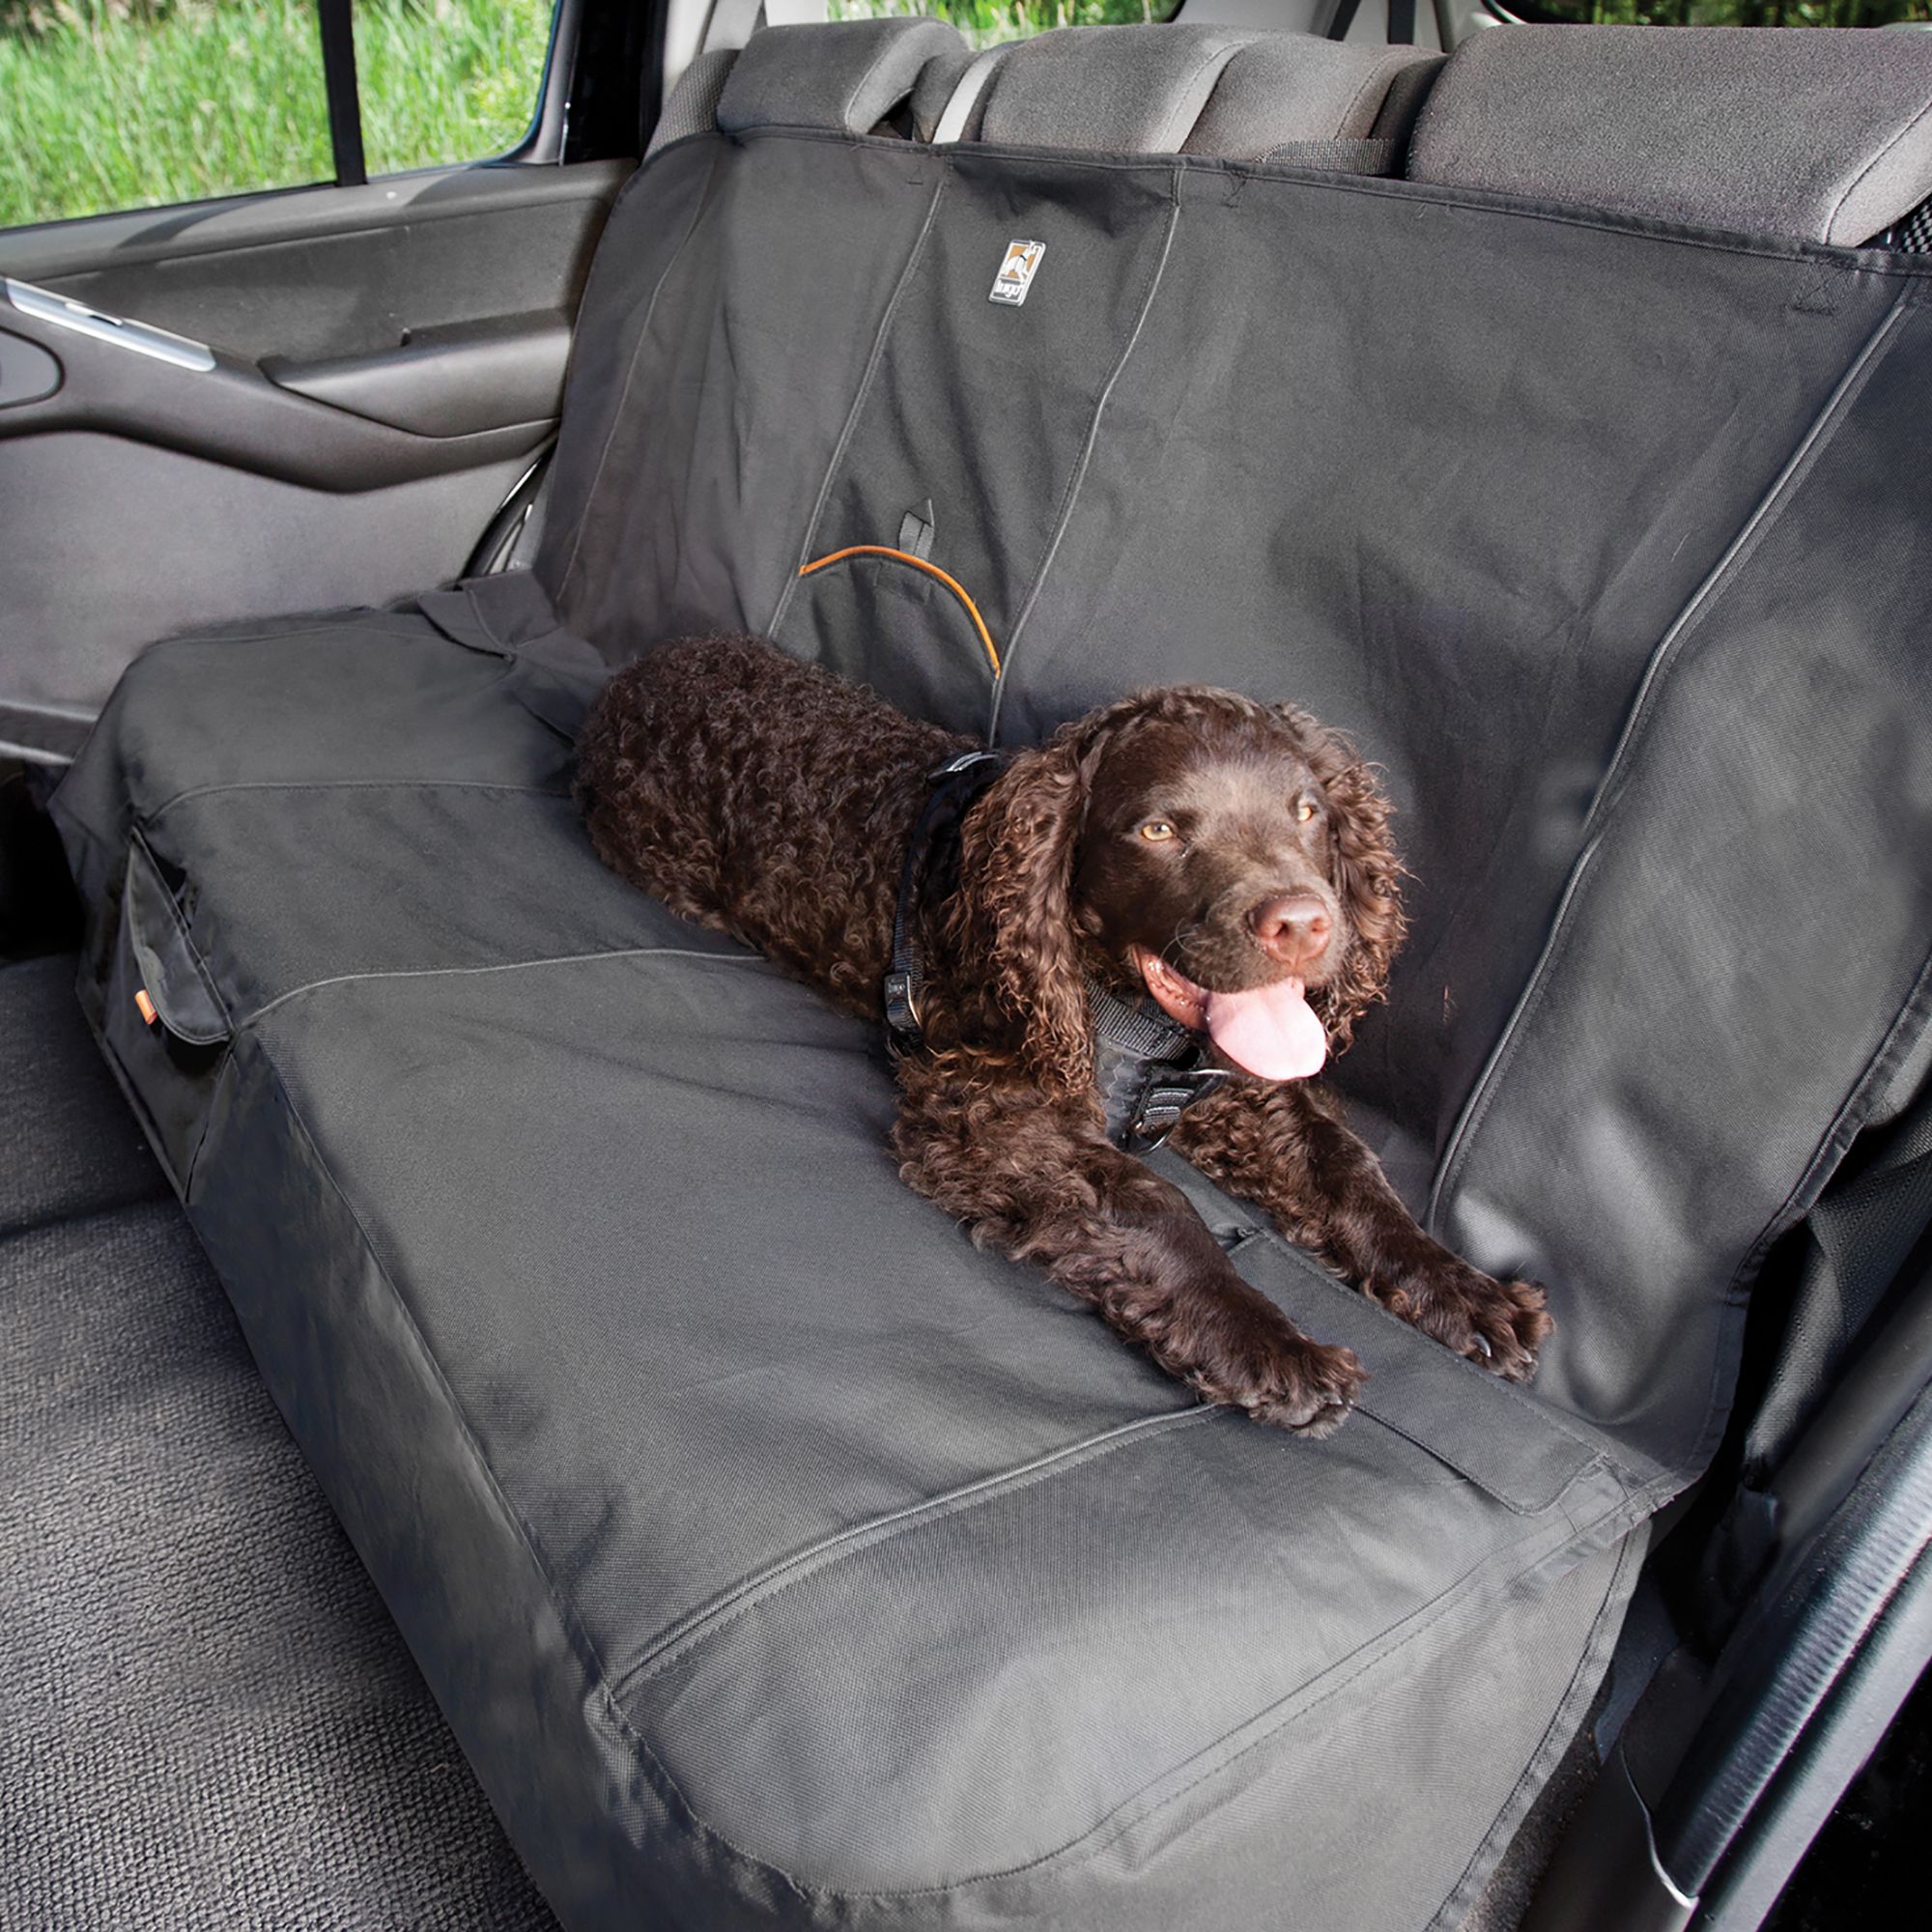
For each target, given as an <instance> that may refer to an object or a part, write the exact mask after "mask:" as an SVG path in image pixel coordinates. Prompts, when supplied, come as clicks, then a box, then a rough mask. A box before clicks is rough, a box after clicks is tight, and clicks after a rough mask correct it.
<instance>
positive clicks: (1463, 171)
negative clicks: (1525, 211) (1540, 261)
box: [1408, 26, 1932, 247]
mask: <svg viewBox="0 0 1932 1932" xmlns="http://www.w3.org/2000/svg"><path fill="white" fill-rule="evenodd" d="M1408 172H1409V177H1410V179H1411V180H1414V181H1421V182H1433V183H1436V184H1439V185H1443V186H1448V187H1463V188H1483V189H1492V190H1495V191H1498V192H1501V193H1505V194H1520V195H1526V196H1531V197H1533V198H1535V199H1537V200H1540V201H1554V202H1575V203H1578V204H1582V205H1585V206H1589V207H1595V208H1604V209H1610V210H1614V211H1617V212H1619V213H1629V214H1638V215H1652V216H1657V217H1661V218H1662V219H1665V220H1675V221H1690V222H1698V223H1704V224H1707V225H1711V226H1716V227H1723V228H1732V229H1740V230H1743V231H1745V232H1747V233H1757V234H1785V235H1793V234H1795V235H1799V236H1802V237H1804V239H1806V240H1809V241H1825V242H1833V243H1836V244H1838V245H1840V246H1846V247H1855V246H1857V245H1858V244H1859V243H1861V242H1863V241H1869V240H1870V239H1871V238H1872V237H1873V236H1875V235H1878V234H1880V233H1881V232H1882V231H1883V230H1885V229H1887V228H1889V226H1890V225H1891V224H1892V223H1893V222H1895V221H1897V220H1898V219H1899V218H1900V217H1901V216H1903V215H1904V214H1906V213H1909V212H1910V211H1911V210H1912V209H1913V208H1915V207H1916V206H1918V203H1919V202H1921V201H1923V200H1924V199H1925V197H1926V196H1927V194H1928V193H1932V37H1928V36H1925V35H1920V34H1880V33H1873V32H1872V31H1871V30H1870V29H1868V28H1842V29H1841V28H1784V29H1767V28H1762V27H1699V28H1695V29H1691V30H1690V31H1686V30H1685V29H1682V28H1671V29H1668V30H1664V29H1660V28H1653V27H1527V26H1524V27H1497V28H1492V29H1490V30H1488V31H1486V32H1483V33H1480V34H1477V35H1476V36H1475V37H1474V38H1473V39H1472V40H1470V41H1468V42H1466V43H1464V44H1463V45H1462V46H1461V47H1459V48H1458V49H1457V50H1456V52H1455V53H1454V54H1452V55H1451V56H1450V57H1449V60H1448V62H1447V63H1446V65H1445V66H1444V68H1443V71H1442V75H1441V78H1440V80H1439V81H1438V82H1437V84H1436V85H1435V88H1434V90H1433V91H1432V92H1431V94H1430V97H1429V100H1428V102H1427V104H1426V105H1425V106H1424V108H1423V111H1422V116H1421V119H1420V120H1419V122H1418V123H1417V125H1416V128H1415V138H1414V143H1413V146H1412V148H1411V150H1410V154H1409V166H1408Z"/></svg>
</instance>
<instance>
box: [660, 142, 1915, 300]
mask: <svg viewBox="0 0 1932 1932" xmlns="http://www.w3.org/2000/svg"><path fill="white" fill-rule="evenodd" d="M691 138H693V139H696V138H698V137H697V136H693V137H691ZM731 138H732V139H733V140H734V142H735V143H736V144H737V145H740V146H750V145H751V144H752V143H753V141H757V140H770V139H774V138H778V139H785V140H804V141H833V142H837V141H841V140H842V141H844V142H862V143H865V144H867V145H868V146H874V147H880V148H886V147H891V148H895V149H898V150H901V151H903V150H904V148H905V146H906V143H905V141H904V140H902V139H901V138H899V137H898V136H896V135H893V136H885V135H873V134H845V135H838V134H836V133H834V132H833V131H832V130H831V129H829V128H751V129H747V130H746V132H745V133H743V134H741V135H736V136H733V137H731ZM946 158H947V160H948V162H949V163H952V162H954V161H956V160H959V159H964V160H967V161H972V160H980V159H982V160H987V161H995V162H997V161H1003V160H1010V161H1024V162H1033V161H1038V160H1041V159H1050V160H1051V161H1052V162H1053V164H1054V165H1055V166H1056V167H1066V168H1086V169H1092V170H1094V172H1097V173H1103V174H1131V173H1135V172H1145V171H1148V170H1150V169H1152V168H1163V169H1171V170H1180V171H1187V172H1194V173H1199V174H1230V175H1243V176H1249V177H1252V178H1253V179H1254V180H1256V181H1259V182H1279V183H1282V184H1284V185H1290V186H1297V187H1303V188H1315V189H1321V190H1325V191H1326V192H1328V193H1331V194H1364V195H1373V196H1377V197H1378V198H1379V199H1382V200H1385V201H1410V202H1418V203H1427V204H1429V205H1430V206H1432V207H1436V208H1451V209H1457V210H1460V211H1466V212H1471V213H1485V214H1495V215H1499V216H1503V217H1505V218H1507V219H1510V220H1517V221H1536V222H1542V223H1545V224H1547V225H1549V226H1553V227H1559V228H1587V229H1592V230H1595V231H1597V232H1600V233H1603V234H1607V235H1620V236H1626V237H1630V238H1632V239H1634V240H1639V241H1657V242H1661V243H1663V244H1665V245H1668V246H1672V247H1685V248H1700V249H1704V250H1706V251H1708V252H1710V253H1714V254H1722V255H1737V256H1740V257H1742V258H1744V259H1746V260H1751V261H1765V262H1808V263H1813V264H1816V263H1818V258H1819V257H1820V256H1824V255H1829V256H1833V257H1838V258H1841V259H1836V260H1833V261H1831V262H1830V263H1829V264H1825V265H1824V266H1829V267H1831V268H1833V269H1842V270H1846V271H1847V272H1850V273H1856V274H1862V275H1869V276H1871V277H1873V278H1874V279H1877V280H1881V281H1893V282H1903V283H1906V284H1920V283H1926V282H1932V256H1926V255H1919V256H1915V255H1910V254H1904V253H1901V252H1899V251H1896V250H1891V249H1882V248H1880V249H1873V248H1847V247H1844V246H1842V245H1841V244H1839V243H1837V242H1833V241H1800V240H1798V239H1796V238H1785V237H1781V236H1776V235H1753V234H1751V233H1750V232H1749V231H1747V230H1740V229H1727V228H1723V227H1720V226H1719V225H1717V224H1716V223H1712V222H1696V221H1672V220H1666V219H1665V218H1663V217H1662V216H1660V215H1644V214H1634V213H1624V212H1622V211H1619V210H1617V209H1608V208H1589V207H1584V206H1582V205H1580V204H1577V205H1572V204H1568V203H1563V202H1548V201H1538V200H1536V199H1535V198H1534V197H1532V196H1529V195H1522V194H1515V193H1511V192H1508V191H1506V190H1504V189H1501V188H1479V187H1464V186H1462V185H1458V184H1455V183H1451V182H1435V181H1420V180H1416V179H1413V178H1411V177H1409V176H1406V175H1404V176H1393V175H1352V174H1338V173H1336V172H1334V171H1333V170H1331V169H1326V168H1303V167H1288V166H1278V167H1267V166H1264V164H1262V163H1260V162H1257V161H1252V160H1233V159H1230V158H1228V157H1226V156H1219V155H1190V154H1185V153H1183V154H1178V155H1162V156H1151V157H1150V156H1137V155H1097V154H1094V153H1093V152H1091V151H1087V150H1082V149H1078V148H1027V147H1022V146H1019V145H1017V144H1013V143H1006V142H998V141H985V142H974V143H972V144H971V146H970V148H969V147H968V146H967V145H965V144H963V143H962V144H960V145H958V146H956V147H952V148H949V149H948V151H947V156H946Z"/></svg>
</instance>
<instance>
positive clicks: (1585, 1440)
mask: <svg viewBox="0 0 1932 1932" xmlns="http://www.w3.org/2000/svg"><path fill="white" fill-rule="evenodd" d="M1203 1179H1206V1177H1205V1176H1204V1177H1203ZM1254 1230H1255V1233H1256V1234H1257V1235H1258V1236H1260V1237H1261V1238H1262V1239H1263V1240H1264V1241H1268V1242H1271V1243H1272V1244H1273V1245H1274V1246H1275V1247H1276V1248H1277V1249H1278V1250H1279V1251H1280V1252H1281V1253H1282V1254H1284V1255H1286V1256H1288V1257H1289V1258H1290V1259H1291V1260H1292V1261H1293V1262H1296V1263H1297V1264H1302V1265H1305V1266H1308V1267H1311V1268H1312V1267H1314V1265H1315V1264H1314V1263H1313V1262H1311V1261H1310V1260H1309V1258H1308V1256H1307V1255H1305V1254H1304V1253H1303V1252H1302V1251H1301V1250H1300V1249H1299V1248H1297V1247H1296V1246H1295V1245H1294V1244H1293V1242H1292V1241H1291V1240H1289V1239H1288V1237H1287V1236H1285V1235H1283V1234H1282V1232H1281V1230H1280V1229H1279V1228H1277V1227H1275V1226H1274V1224H1273V1223H1272V1222H1271V1221H1270V1220H1269V1219H1268V1218H1267V1216H1266V1215H1260V1216H1257V1217H1256V1219H1255V1223H1254ZM1317 1272H1318V1273H1320V1274H1321V1277H1322V1279H1323V1280H1324V1281H1326V1282H1328V1283H1329V1285H1330V1286H1332V1287H1334V1288H1335V1289H1336V1290H1338V1291H1339V1292H1340V1293H1345V1294H1346V1293H1350V1290H1348V1289H1347V1288H1346V1287H1345V1286H1344V1285H1343V1284H1342V1283H1341V1282H1339V1281H1336V1280H1335V1278H1334V1277H1333V1276H1332V1275H1329V1274H1327V1273H1326V1271H1325V1270H1321V1269H1318V1270H1317ZM1360 1299H1361V1301H1362V1303H1363V1305H1364V1306H1365V1307H1368V1308H1371V1309H1374V1310H1375V1312H1376V1314H1377V1315H1378V1316H1379V1317H1380V1318H1381V1319H1382V1320H1383V1321H1392V1322H1394V1323H1396V1324H1397V1326H1399V1327H1403V1328H1406V1329H1408V1331H1409V1333H1410V1334H1412V1335H1415V1336H1418V1337H1420V1339H1421V1340H1423V1341H1425V1342H1429V1340H1430V1338H1429V1337H1428V1336H1426V1335H1423V1334H1422V1331H1421V1330H1420V1329H1419V1328H1416V1327H1414V1325H1413V1324H1412V1323H1410V1322H1406V1321H1403V1319H1402V1318H1401V1316H1399V1315H1391V1314H1390V1313H1389V1311H1388V1310H1387V1309H1386V1308H1383V1307H1382V1306H1381V1305H1380V1304H1379V1303H1378V1302H1376V1301H1372V1300H1371V1299H1370V1298H1369V1297H1368V1296H1367V1295H1362V1296H1360ZM1430 1346H1431V1347H1432V1348H1440V1347H1441V1345H1440V1344H1439V1343H1434V1342H1431V1343H1430ZM1442 1356H1443V1359H1444V1360H1445V1361H1446V1362H1450V1363H1454V1364H1456V1365H1457V1366H1458V1367H1459V1368H1461V1369H1463V1370H1464V1371H1465V1372H1466V1373H1468V1374H1469V1375H1472V1376H1480V1377H1482V1378H1483V1386H1484V1387H1485V1388H1487V1389H1488V1390H1489V1392H1490V1394H1491V1395H1492V1396H1501V1397H1502V1398H1503V1399H1504V1400H1505V1401H1506V1402H1513V1403H1515V1404H1516V1405H1517V1406H1519V1407H1520V1408H1521V1409H1522V1410H1523V1411H1524V1412H1525V1413H1526V1414H1527V1415H1528V1416H1529V1417H1530V1418H1531V1419H1532V1420H1533V1421H1535V1422H1537V1423H1539V1424H1540V1425H1542V1426H1543V1427H1545V1428H1547V1429H1549V1430H1551V1431H1553V1432H1554V1433H1555V1434H1556V1435H1561V1436H1563V1437H1565V1438H1566V1439H1567V1440H1568V1441H1570V1442H1573V1443H1575V1444H1576V1446H1577V1448H1578V1449H1580V1450H1582V1452H1583V1454H1584V1456H1585V1457H1586V1458H1587V1460H1586V1461H1585V1462H1584V1463H1582V1464H1581V1465H1579V1466H1578V1468H1577V1470H1576V1472H1575V1473H1574V1474H1573V1475H1571V1476H1569V1477H1567V1478H1566V1479H1565V1480H1564V1482H1563V1483H1562V1484H1561V1485H1560V1486H1559V1487H1558V1488H1557V1489H1556V1491H1555V1492H1553V1493H1552V1494H1551V1495H1550V1496H1549V1497H1548V1500H1546V1501H1544V1502H1541V1503H1537V1504H1535V1505H1533V1506H1532V1507H1531V1508H1530V1509H1529V1510H1528V1511H1527V1512H1526V1513H1527V1514H1530V1515H1541V1514H1542V1513H1543V1512H1544V1511H1545V1510H1547V1509H1548V1508H1550V1507H1551V1506H1552V1505H1553V1504H1554V1503H1555V1501H1556V1499H1557V1497H1558V1496H1560V1495H1562V1493H1563V1492H1564V1491H1565V1490H1567V1489H1568V1488H1569V1487H1570V1485H1571V1483H1573V1482H1575V1481H1577V1478H1578V1477H1581V1476H1585V1475H1587V1474H1588V1473H1589V1472H1590V1469H1591V1468H1592V1467H1593V1466H1594V1465H1596V1464H1599V1463H1602V1464H1605V1466H1608V1467H1610V1468H1611V1469H1612V1472H1613V1473H1615V1474H1617V1475H1618V1476H1619V1481H1620V1482H1621V1468H1620V1465H1617V1464H1614V1463H1612V1462H1611V1459H1610V1456H1609V1453H1608V1449H1607V1447H1606V1445H1605V1444H1604V1443H1602V1442H1598V1441H1594V1440H1592V1439H1591V1437H1589V1436H1587V1435H1579V1434H1578V1433H1577V1431H1576V1430H1574V1429H1572V1428H1571V1427H1570V1426H1569V1425H1568V1424H1567V1423H1566V1422H1564V1421H1563V1420H1562V1418H1561V1417H1560V1416H1558V1415H1557V1414H1555V1413H1554V1412H1553V1411H1551V1410H1550V1409H1548V1408H1546V1407H1545V1406H1543V1405H1542V1404H1541V1403H1538V1402H1532V1401H1531V1400H1530V1398H1529V1397H1528V1396H1526V1395H1524V1394H1523V1392H1522V1391H1521V1390H1520V1388H1517V1387H1516V1386H1514V1385H1513V1384H1512V1383H1510V1382H1506V1381H1503V1380H1501V1379H1500V1378H1498V1377H1495V1376H1492V1375H1491V1374H1490V1372H1489V1371H1488V1370H1487V1369H1481V1368H1478V1367H1477V1366H1476V1364H1475V1363H1474V1362H1469V1361H1464V1360H1463V1357H1462V1356H1461V1355H1458V1354H1453V1353H1452V1352H1451V1351H1450V1350H1447V1349H1442ZM1364 1413H1373V1411H1367V1410H1365V1411H1364ZM1375 1419H1376V1420H1377V1421H1378V1422H1382V1418H1381V1417H1380V1416H1376V1418H1375ZM1382 1426H1383V1427H1384V1428H1385V1429H1394V1431H1395V1434H1396V1435H1401V1436H1402V1437H1403V1439H1404V1440H1405V1441H1415V1442H1416V1446H1417V1447H1418V1448H1420V1449H1425V1450H1427V1451H1428V1452H1429V1454H1430V1455H1432V1456H1435V1458H1436V1459H1437V1460H1438V1461H1440V1462H1443V1463H1448V1464H1449V1466H1450V1467H1451V1468H1452V1469H1455V1470H1456V1472H1457V1474H1458V1475H1460V1476H1463V1478H1465V1479H1466V1480H1467V1481H1468V1482H1471V1483H1473V1484H1475V1486H1476V1488H1478V1489H1479V1490H1482V1491H1483V1492H1484V1493H1485V1494H1486V1495H1491V1496H1494V1498H1495V1500H1496V1501H1497V1502H1499V1503H1502V1504H1504V1505H1505V1506H1506V1507H1510V1508H1514V1507H1515V1505H1513V1504H1511V1503H1510V1500H1509V1498H1508V1497H1507V1496H1498V1495H1496V1494H1495V1492H1494V1491H1493V1490H1491V1489H1490V1488H1489V1486H1488V1485H1487V1484H1486V1483H1484V1482H1483V1481H1482V1479H1481V1478H1480V1477H1477V1476H1472V1475H1470V1474H1469V1472H1468V1470H1466V1469H1463V1468H1461V1467H1459V1465H1458V1464H1457V1463H1454V1462H1452V1461H1451V1460H1450V1458H1449V1457H1447V1456H1445V1455H1443V1454H1442V1453H1441V1452H1440V1451H1439V1450H1437V1449H1436V1448H1435V1447H1434V1446H1433V1445H1432V1444H1430V1443H1428V1442H1422V1441H1417V1440H1416V1438H1415V1437H1413V1436H1411V1435H1407V1434H1406V1431H1404V1430H1402V1429H1399V1428H1396V1427H1395V1425H1394V1424H1392V1423H1387V1422H1383V1423H1382ZM1631 1473H1632V1474H1633V1475H1638V1474H1647V1472H1639V1471H1636V1470H1633V1471H1631Z"/></svg>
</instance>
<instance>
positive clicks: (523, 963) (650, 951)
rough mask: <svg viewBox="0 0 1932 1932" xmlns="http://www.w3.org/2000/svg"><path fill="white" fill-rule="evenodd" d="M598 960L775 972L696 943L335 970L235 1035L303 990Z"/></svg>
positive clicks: (277, 1001) (747, 955)
mask: <svg viewBox="0 0 1932 1932" xmlns="http://www.w3.org/2000/svg"><path fill="white" fill-rule="evenodd" d="M599 959H705V960H710V961H712V962H713V963H714V964H716V965H720V966H763V967H765V968H766V969H767V970H768V971H775V970H776V969H774V968H772V966H771V964H770V962H769V961H768V960H766V959H764V958H762V957H761V956H760V955H759V954H758V953H755V952H705V951H703V950H702V949H701V948H699V947H695V946H621V947H617V948H615V949H613V950H612V951H611V952H560V953H558V954H557V955H556V956H555V957H554V958H548V959H499V960H497V962H496V963H495V964H494V965H490V966H402V967H398V968H396V969H395V970H394V971H393V972H387V973H338V974H336V975H335V976H334V977H333V978H331V979H327V980H308V981H307V982H306V983H305V984H303V985H300V986H291V987H290V988H289V990H288V991H287V992H286V993H277V994H276V995H275V997H274V998H273V999H272V1000H270V1002H269V1003H268V1004H267V1005H266V1006H262V1007H257V1008H256V1009H255V1010H254V1011H253V1012H252V1013H250V1014H249V1015H248V1016H247V1017H246V1018H245V1019H241V1020H237V1021H236V1023H235V1032H236V1036H237V1037H238V1038H239V1037H240V1036H241V1033H242V1032H243V1031H244V1030H245V1029H248V1028H251V1027H254V1026H256V1025H258V1024H259V1023H260V1022H261V1021H263V1020H265V1019H267V1018H268V1016H269V1015H270V1013H272V1012H273V1011H274V1010H275V1009H277V1008H278V1007H285V1006H287V1005H288V1003H289V1002H290V1001H291V1000H298V999H300V998H301V997H302V996H303V995H304V994H306V993H320V992H322V991H324V990H326V989H327V987H330V986H359V985H362V984H365V983H368V982H371V981H375V980H465V979H478V978H480V977H481V976H482V975H484V974H485V973H522V972H526V971H527V970H530V969H532V968H536V967H541V966H587V965H589V964H591V963H592V962H594V961H596V960H599Z"/></svg>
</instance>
